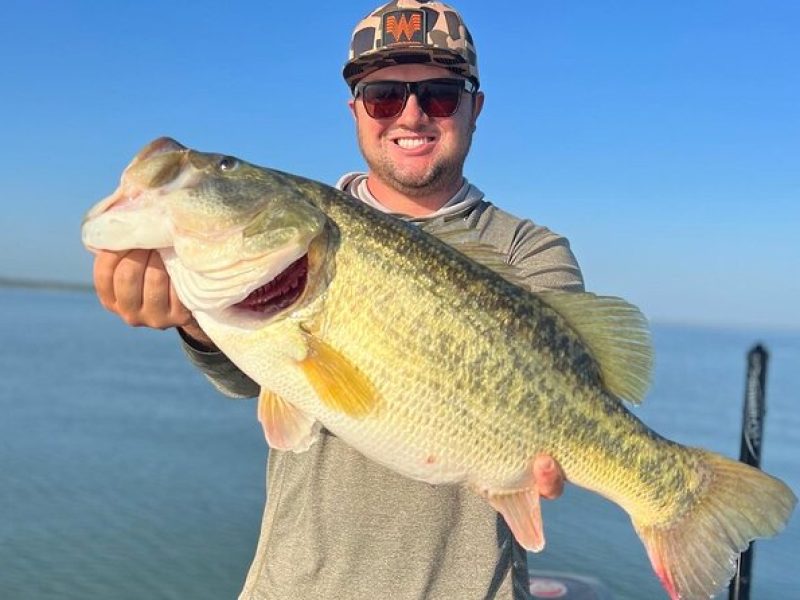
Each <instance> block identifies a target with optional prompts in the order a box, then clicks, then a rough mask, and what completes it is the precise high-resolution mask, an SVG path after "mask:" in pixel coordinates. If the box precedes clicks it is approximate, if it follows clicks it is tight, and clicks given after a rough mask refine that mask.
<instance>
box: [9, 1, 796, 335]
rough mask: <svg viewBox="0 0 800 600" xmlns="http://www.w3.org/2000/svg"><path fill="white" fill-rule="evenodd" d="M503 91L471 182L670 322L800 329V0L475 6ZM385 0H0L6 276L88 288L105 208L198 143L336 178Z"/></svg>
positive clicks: (488, 113) (489, 80)
mask: <svg viewBox="0 0 800 600" xmlns="http://www.w3.org/2000/svg"><path fill="white" fill-rule="evenodd" d="M456 6H457V8H459V9H460V11H461V12H462V14H463V16H464V18H465V20H466V21H467V24H468V25H469V27H470V29H471V30H472V33H473V35H474V37H475V40H476V45H477V48H478V55H479V63H480V69H481V80H482V88H483V89H484V90H485V92H486V96H487V100H486V106H485V109H484V113H483V115H482V117H481V119H480V121H479V124H478V130H477V132H476V136H475V141H474V145H473V151H472V154H471V156H470V159H469V160H468V163H467V167H466V175H467V177H468V178H469V179H470V180H471V181H472V182H473V183H475V184H476V185H478V187H480V188H481V189H483V191H484V192H486V194H487V196H488V197H489V198H490V199H492V200H493V201H495V202H496V203H497V204H499V205H500V206H502V207H504V208H507V209H508V210H510V211H512V212H514V213H516V214H519V215H521V216H526V217H529V218H531V219H533V220H534V221H536V222H539V223H542V224H544V225H547V226H549V227H550V228H551V229H554V230H556V231H558V232H560V233H563V234H564V235H566V236H568V237H569V239H570V240H571V243H572V246H573V249H574V250H575V253H576V254H577V256H578V259H579V261H580V263H581V265H582V267H583V270H584V274H585V277H586V281H587V286H588V288H589V289H591V290H593V291H596V292H598V293H603V294H613V295H620V296H623V297H625V298H627V299H628V300H630V301H632V302H634V303H635V304H638V305H639V306H640V307H641V308H642V310H643V311H644V312H645V314H646V315H647V316H648V317H650V318H651V319H653V320H654V321H660V322H665V321H672V322H688V323H705V324H712V325H733V326H742V327H745V326H757V327H759V328H765V329H766V328H782V329H785V328H791V329H794V330H798V329H800V311H798V305H799V304H800V266H799V265H800V242H798V241H797V238H798V237H800V234H798V232H797V231H796V230H797V229H798V225H800V207H798V200H799V196H800V54H799V53H798V47H797V31H798V29H799V28H800V3H797V2H794V1H789V0H787V1H784V2H776V1H770V0H762V1H760V2H743V1H736V0H726V1H725V2H692V1H688V0H686V1H675V2H661V3H650V2H634V1H629V2H596V1H592V2H589V1H571V2H556V1H547V2H522V1H519V2H518V1H509V2H504V3H494V2H485V1H480V2H478V1H477V0H472V1H462V2H459V3H458V4H457V5H456ZM373 7H374V5H373V2H365V1H361V0H358V1H353V0H351V1H349V2H346V3H339V4H335V3H330V2H313V1H312V2H306V3H302V4H301V3H294V2H293V3H278V2H269V3H268V2H263V1H262V2H229V3H220V2H206V1H191V2H190V1H175V2H155V1H147V0H141V1H138V2H125V3H123V2H118V3H110V2H101V1H99V0H97V1H78V0H76V1H72V2H60V1H56V0H53V1H51V2H42V1H35V0H32V1H27V2H22V1H15V0H12V1H11V2H5V3H4V16H3V18H2V20H0V56H2V57H3V59H2V60H0V81H2V86H3V93H2V94H0V140H2V144H0V182H1V183H2V206H3V212H2V214H3V216H2V223H3V224H4V227H3V234H2V236H0V276H16V277H29V278H45V279H57V280H63V281H84V282H85V281H89V280H90V277H91V260H90V258H89V256H88V254H86V252H85V251H84V250H83V249H82V247H81V245H80V239H79V225H80V220H81V217H82V215H83V213H84V212H85V210H86V209H88V207H89V206H90V205H91V204H93V203H94V202H95V201H97V200H98V199H99V198H101V197H103V196H105V195H106V194H108V193H109V192H110V191H112V190H113V188H114V187H115V186H116V183H117V181H118V178H119V174H120V172H121V171H122V169H123V168H124V166H125V165H126V164H127V162H128V161H129V160H130V159H131V158H132V156H133V155H134V153H135V152H136V151H137V150H138V149H139V148H140V147H141V146H143V145H144V144H145V143H146V142H148V141H149V140H150V139H152V138H154V137H156V136H159V135H170V136H172V137H175V138H176V139H178V140H180V141H181V142H183V143H184V144H187V145H189V146H192V147H195V148H198V149H202V150H214V151H221V152H226V153H230V154H235V155H238V156H241V157H242V158H245V159H247V160H249V161H251V162H255V163H259V164H263V165H266V166H271V167H275V168H279V169H282V170H287V171H291V172H296V173H299V174H302V175H305V176H308V177H312V178H316V179H320V180H322V181H327V182H330V183H332V182H333V181H335V180H336V178H337V177H338V176H339V175H340V174H341V173H343V172H345V171H348V170H355V169H360V168H362V166H363V161H362V160H361V157H360V155H359V153H358V149H357V146H356V143H355V137H354V131H353V124H352V120H351V118H350V116H349V113H348V111H347V107H346V101H347V97H348V95H347V88H346V86H345V85H344V83H343V82H342V80H341V77H340V73H341V67H342V64H343V62H344V60H345V59H346V52H347V45H348V42H349V35H350V33H351V31H352V29H353V26H354V25H355V23H356V22H357V21H358V20H359V19H360V18H361V17H362V16H363V15H364V14H366V13H367V12H368V11H369V10H370V9H372V8H373Z"/></svg>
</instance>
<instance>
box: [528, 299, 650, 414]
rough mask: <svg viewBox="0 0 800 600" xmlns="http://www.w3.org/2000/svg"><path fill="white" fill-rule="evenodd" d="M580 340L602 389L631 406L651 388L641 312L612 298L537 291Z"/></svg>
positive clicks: (645, 326)
mask: <svg viewBox="0 0 800 600" xmlns="http://www.w3.org/2000/svg"><path fill="white" fill-rule="evenodd" d="M536 296H537V297H538V298H539V299H540V300H541V301H542V302H544V303H545V304H547V305H548V306H549V307H551V308H552V309H553V310H555V311H556V312H557V313H558V314H559V315H561V317H563V318H564V320H566V322H567V323H568V324H569V325H570V326H571V327H572V328H573V329H574V331H575V332H576V333H577V334H578V335H579V336H580V338H581V339H582V340H583V342H584V344H586V347H587V348H588V349H589V351H590V353H591V355H592V356H593V357H594V359H595V361H597V365H598V367H599V369H600V375H601V377H602V380H603V385H604V386H605V388H606V389H607V390H608V391H609V392H611V394H613V395H614V396H616V397H618V398H621V399H623V400H627V401H628V402H631V403H633V404H638V403H639V402H641V401H642V399H643V398H644V396H645V394H646V393H647V389H648V388H649V387H650V377H651V372H652V369H653V347H652V343H651V341H650V331H649V327H648V324H647V319H645V317H644V315H642V313H641V311H640V310H639V309H638V308H636V307H635V306H633V305H632V304H629V303H627V302H625V301H624V300H622V299H621V298H615V297H613V296H596V295H595V294H591V293H576V292H563V291H543V292H537V293H536Z"/></svg>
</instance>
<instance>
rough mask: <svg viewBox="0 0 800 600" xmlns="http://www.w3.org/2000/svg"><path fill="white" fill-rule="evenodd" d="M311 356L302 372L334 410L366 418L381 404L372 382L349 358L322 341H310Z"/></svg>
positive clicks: (312, 337)
mask: <svg viewBox="0 0 800 600" xmlns="http://www.w3.org/2000/svg"><path fill="white" fill-rule="evenodd" d="M306 341H307V345H308V354H307V355H306V357H305V358H304V359H303V360H301V361H300V362H299V366H300V369H301V370H302V371H303V373H304V375H305V376H306V379H307V380H308V382H309V383H310V384H311V387H313V388H314V391H315V392H316V394H317V396H318V397H319V399H320V400H321V401H322V403H323V404H325V406H327V407H328V408H330V409H331V410H334V411H337V412H340V413H343V414H345V415H347V416H349V417H353V418H362V417H364V416H366V415H367V414H368V413H370V412H371V411H372V410H373V409H374V408H375V406H376V405H377V404H378V394H377V391H376V390H375V386H374V385H373V384H372V382H371V381H370V380H369V379H368V378H367V376H366V375H364V373H363V372H361V371H360V370H359V369H358V368H357V367H356V366H355V365H353V364H352V363H351V362H350V361H349V360H348V359H347V357H345V356H343V355H342V354H341V353H340V352H338V351H337V350H336V349H335V348H332V347H331V346H330V345H328V344H326V343H325V342H324V341H322V340H320V339H319V338H317V337H315V336H313V335H309V336H307V338H306Z"/></svg>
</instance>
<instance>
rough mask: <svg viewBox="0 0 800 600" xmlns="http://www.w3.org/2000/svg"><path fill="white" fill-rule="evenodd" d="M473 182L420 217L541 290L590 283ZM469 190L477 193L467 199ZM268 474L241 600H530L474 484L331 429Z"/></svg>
mask: <svg viewBox="0 0 800 600" xmlns="http://www.w3.org/2000/svg"><path fill="white" fill-rule="evenodd" d="M356 179H358V178H356ZM361 181H362V183H363V179H362V180H361ZM358 183H359V182H358V181H356V182H355V185H353V177H347V176H346V177H344V178H343V179H342V180H340V183H339V187H340V188H344V189H347V190H348V191H350V192H351V193H353V195H354V196H356V197H359V196H360V195H363V193H364V191H365V188H366V186H361V189H360V192H361V194H360V193H359V190H358V189H356V188H357V187H358V185H357V184H358ZM348 184H350V185H349V187H347V186H348ZM466 185H468V184H466V183H465V186H466ZM469 188H470V189H469V190H468V191H465V190H466V188H462V192H464V193H463V194H462V198H461V200H462V201H461V202H451V203H448V205H446V206H449V208H448V209H447V210H444V211H441V212H440V214H437V215H433V216H432V217H430V218H427V219H414V221H415V222H417V223H418V224H419V225H420V226H421V227H423V228H424V229H425V230H427V231H429V232H431V233H435V232H436V230H437V229H439V228H442V227H444V226H445V224H446V223H447V222H449V221H452V220H453V219H463V220H464V221H466V223H467V224H468V226H469V227H471V228H474V229H476V230H477V231H478V232H479V235H480V239H481V240H482V241H483V242H485V243H487V244H489V245H491V246H494V247H495V248H497V249H498V250H500V251H501V252H503V253H504V254H505V255H506V256H507V257H508V262H509V263H511V264H513V265H515V266H516V267H517V269H518V271H519V272H520V273H521V274H522V276H523V278H524V280H525V281H526V282H527V284H528V286H529V287H530V289H531V290H534V291H536V290H541V289H565V290H571V291H581V290H583V280H582V277H581V273H580V269H579V268H578V265H577V262H576V260H575V257H574V256H573V254H572V252H571V251H570V249H569V244H568V242H567V240H566V239H565V238H563V237H561V236H559V235H557V234H555V233H553V232H551V231H549V230H548V229H546V228H545V227H541V226H539V225H535V224H534V223H532V222H531V221H528V220H522V219H518V218H516V217H514V216H512V215H510V214H508V213H506V212H504V211H502V210H500V209H498V208H496V207H495V206H493V205H492V204H490V203H489V202H486V201H484V200H483V199H482V196H483V195H482V194H480V192H479V191H478V190H477V188H474V187H473V186H469ZM476 193H477V194H479V196H478V197H475V194H476ZM465 195H466V196H467V197H468V200H469V199H470V198H471V200H469V201H463V200H464V198H463V196H465ZM457 196H458V195H457ZM362 199H364V198H363V197H362ZM365 201H367V200H365ZM184 347H185V350H186V352H187V354H188V356H189V358H190V360H191V361H192V362H193V363H194V364H195V365H196V366H197V367H199V368H200V369H201V370H202V371H203V373H205V375H206V376H207V377H208V378H209V379H210V380H211V382H212V383H213V384H214V385H215V386H216V387H217V388H218V389H219V390H220V391H222V392H223V393H225V394H226V395H229V396H234V397H248V396H255V395H257V394H258V387H257V385H256V384H255V383H254V382H253V381H251V380H250V379H248V378H247V377H246V376H245V375H243V374H242V373H241V372H240V371H239V370H238V369H237V368H236V367H235V366H234V365H233V364H232V363H230V362H229V361H228V360H227V358H226V357H225V356H224V355H222V354H221V353H218V352H217V353H213V352H212V353H208V352H202V351H200V350H198V349H196V348H194V347H192V346H191V345H190V344H188V343H186V341H184ZM267 481H268V485H267V494H268V498H267V506H266V510H265V512H264V517H263V522H262V528H261V536H260V539H259V542H258V547H257V549H256V555H255V558H254V560H253V563H252V565H251V567H250V571H249V573H248V575H247V580H246V582H245V585H244V589H243V590H242V593H241V595H240V599H241V600H265V599H269V600H309V599H312V598H314V599H316V598H320V599H322V598H324V599H325V600H374V599H376V598H390V599H393V600H394V599H396V600H422V599H431V600H439V599H441V600H445V599H448V600H449V599H453V598H458V599H459V600H484V599H497V600H520V599H525V598H528V595H527V579H528V578H527V564H526V556H525V553H524V551H523V550H522V549H521V547H519V545H518V544H517V543H516V542H515V541H514V539H513V537H512V536H511V533H510V531H509V529H508V527H507V526H506V524H505V522H504V521H503V519H502V518H501V517H500V516H499V515H498V514H497V513H496V512H495V511H494V510H493V509H492V508H491V507H490V506H489V505H488V504H487V503H486V502H485V501H483V500H481V499H480V498H478V497H477V496H476V495H474V494H473V493H472V492H470V491H468V490H466V489H462V488H461V487H458V486H433V485H430V484H427V483H424V482H419V481H414V480H411V479H406V478H404V477H402V476H400V475H398V474H396V473H394V472H392V471H389V470H388V469H386V468H384V467H382V466H380V465H377V464H375V463H373V462H371V461H370V460H368V459H366V458H364V457H363V456H362V455H361V454H359V453H358V452H356V451H355V450H353V449H351V448H350V447H349V446H347V445H346V444H345V443H344V442H342V441H341V440H340V439H339V438H337V437H335V436H333V435H330V434H326V435H322V436H321V438H320V439H319V440H318V441H317V442H316V443H315V444H314V445H312V447H311V448H310V449H309V450H308V451H307V452H304V453H300V454H295V453H293V452H282V451H278V450H274V451H271V452H270V454H269V461H268V466H267Z"/></svg>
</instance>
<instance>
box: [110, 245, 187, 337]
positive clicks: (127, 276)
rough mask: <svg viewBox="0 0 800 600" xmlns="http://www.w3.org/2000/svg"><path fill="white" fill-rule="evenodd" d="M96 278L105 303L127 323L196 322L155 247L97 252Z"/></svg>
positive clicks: (166, 325) (155, 325)
mask: <svg viewBox="0 0 800 600" xmlns="http://www.w3.org/2000/svg"><path fill="white" fill-rule="evenodd" d="M94 282H95V289H96V291H97V296H98V299H99V300H100V303H101V304H102V305H103V307H105V308H106V309H107V310H109V311H111V312H113V313H115V314H116V315H118V316H119V317H120V318H121V319H122V320H123V321H125V322H126V323H127V324H128V325H132V326H134V327H152V328H156V329H166V328H169V327H179V326H183V325H188V324H191V323H192V322H193V318H192V316H191V313H190V312H189V311H188V310H187V309H186V308H185V307H184V306H183V304H181V302H180V300H178V298H177V295H176V294H175V292H174V290H173V289H172V286H171V283H170V279H169V275H168V274H167V272H166V269H165V268H164V263H163V262H162V261H161V257H160V256H159V255H158V253H157V252H155V251H152V250H131V251H129V252H107V251H100V252H98V253H97V254H96V256H95V267H94Z"/></svg>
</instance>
